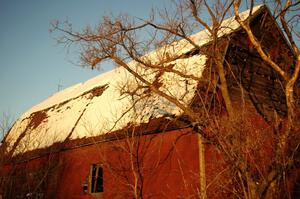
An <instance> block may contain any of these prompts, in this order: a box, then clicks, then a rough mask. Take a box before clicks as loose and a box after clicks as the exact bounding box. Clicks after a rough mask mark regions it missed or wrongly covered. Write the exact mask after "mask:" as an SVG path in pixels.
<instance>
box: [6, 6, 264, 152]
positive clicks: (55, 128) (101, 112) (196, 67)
mask: <svg viewBox="0 0 300 199" xmlns="http://www.w3.org/2000/svg"><path fill="white" fill-rule="evenodd" d="M262 7H263V6H257V7H255V8H254V9H253V14H255V13H258V12H259V11H260V10H261V8H262ZM240 15H241V18H243V19H246V18H247V17H248V15H249V11H245V12H242V13H241V14H240ZM239 28H240V26H239V24H238V23H237V22H236V21H235V19H234V18H233V17H232V18H229V19H227V20H224V21H223V23H222V29H221V31H220V33H219V36H220V37H221V36H223V35H226V34H230V33H232V32H234V31H236V30H237V29H239ZM191 39H192V40H193V41H194V42H195V43H197V44H198V45H199V46H202V45H204V44H207V43H208V42H209V41H210V37H209V34H208V32H207V31H206V30H204V31H201V32H199V33H196V34H195V35H192V36H191ZM192 48H193V47H192V46H191V45H190V44H189V43H187V42H186V41H183V40H181V41H178V42H175V43H174V44H172V45H171V46H168V47H163V48H160V49H157V50H155V51H153V52H151V53H149V54H148V55H145V56H144V57H143V59H147V60H152V61H155V60H157V59H158V58H157V57H158V56H159V55H160V54H161V51H162V50H163V51H164V52H166V51H167V52H168V54H173V55H174V54H177V55H178V53H179V54H184V53H187V52H189V51H191V50H192ZM206 59H207V58H206V56H205V55H201V54H197V55H193V56H190V57H188V58H187V57H185V58H184V57H183V58H181V59H178V60H176V61H173V62H170V63H168V64H169V65H170V64H171V65H172V66H173V67H175V68H176V69H177V70H179V71H181V72H182V73H184V74H193V75H195V76H197V77H199V78H200V77H201V74H202V71H203V69H204V67H205V63H206ZM129 65H130V67H131V68H132V69H134V70H139V71H140V72H141V71H142V72H143V73H144V77H145V78H146V79H147V80H148V81H150V82H153V81H155V76H156V75H157V73H158V72H157V71H154V70H145V69H143V68H142V67H140V66H139V65H138V64H137V63H135V62H131V63H129ZM160 80H161V83H162V86H161V87H160V89H161V90H162V91H164V92H168V94H169V95H171V96H173V97H175V98H177V99H179V100H180V101H181V102H182V103H185V104H189V103H190V101H191V100H192V98H193V97H194V94H195V89H196V87H197V81H195V80H191V79H186V78H183V77H181V76H179V75H176V74H174V73H168V72H165V73H164V74H162V76H161V77H160ZM124 83H125V84H124ZM122 85H126V86H127V87H131V89H134V88H135V86H136V79H135V78H134V77H133V76H132V75H130V74H129V73H128V72H127V71H126V70H124V69H123V68H122V67H119V68H116V69H114V70H112V71H109V72H107V73H104V74H101V75H99V76H97V77H95V78H92V79H90V80H88V81H86V82H83V83H79V84H76V85H74V86H71V87H69V88H67V89H65V90H63V91H60V92H58V93H56V94H54V95H53V96H51V97H49V98H48V99H46V100H44V101H43V102H41V103H39V104H37V105H36V106H34V107H32V108H31V109H29V110H28V111H27V112H25V113H24V114H23V115H22V116H21V117H20V118H19V119H18V120H17V121H16V122H15V124H14V125H13V127H12V128H11V130H10V132H9V134H8V135H7V136H6V138H5V142H6V143H8V147H9V148H8V149H9V150H13V153H14V154H18V153H22V152H25V151H30V150H34V149H38V148H44V147H47V146H51V145H52V144H53V143H55V142H63V141H64V140H66V139H70V140H72V139H77V138H83V137H91V136H97V135H102V134H106V133H109V132H112V131H115V130H119V129H122V128H124V127H125V126H126V125H128V124H129V123H134V124H139V123H144V122H147V121H149V119H151V118H159V117H162V116H165V115H166V114H172V115H180V114H181V113H182V112H181V110H180V109H179V108H178V107H176V106H175V105H173V104H172V103H170V102H168V101H167V100H165V99H164V98H162V97H159V96H157V95H155V94H151V96H150V97H149V98H147V99H145V100H141V101H139V102H138V103H137V104H135V111H133V109H131V110H130V111H128V110H129V109H130V107H131V106H132V98H131V97H130V96H129V95H127V96H126V95H124V93H122V88H124V87H122Z"/></svg>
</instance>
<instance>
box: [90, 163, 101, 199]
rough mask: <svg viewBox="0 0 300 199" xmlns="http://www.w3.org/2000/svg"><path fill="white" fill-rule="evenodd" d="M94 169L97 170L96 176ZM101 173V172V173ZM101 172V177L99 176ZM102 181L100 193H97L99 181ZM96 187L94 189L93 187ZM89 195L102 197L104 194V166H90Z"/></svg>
mask: <svg viewBox="0 0 300 199" xmlns="http://www.w3.org/2000/svg"><path fill="white" fill-rule="evenodd" d="M94 168H96V173H95V175H94ZM100 171H101V172H100ZM99 172H100V174H101V175H100V176H99ZM98 180H100V183H101V184H100V186H101V188H100V191H97V184H98V183H97V181H98ZM93 186H94V187H93ZM88 190H89V193H90V194H92V195H101V194H102V193H103V192H104V181H103V166H102V164H92V165H91V166H90V175H89V189H88Z"/></svg>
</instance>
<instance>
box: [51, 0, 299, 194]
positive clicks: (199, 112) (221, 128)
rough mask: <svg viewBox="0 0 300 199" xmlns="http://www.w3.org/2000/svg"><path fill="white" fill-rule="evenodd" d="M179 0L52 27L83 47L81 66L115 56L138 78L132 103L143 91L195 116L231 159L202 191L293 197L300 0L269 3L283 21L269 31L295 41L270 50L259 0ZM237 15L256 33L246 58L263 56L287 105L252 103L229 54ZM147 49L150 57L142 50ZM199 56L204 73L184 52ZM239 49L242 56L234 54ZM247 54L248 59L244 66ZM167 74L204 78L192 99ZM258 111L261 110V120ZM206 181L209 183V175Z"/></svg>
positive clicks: (189, 118) (130, 90)
mask: <svg viewBox="0 0 300 199" xmlns="http://www.w3.org/2000/svg"><path fill="white" fill-rule="evenodd" d="M173 3H174V4H173V5H174V6H173V7H172V6H171V7H170V8H169V9H163V10H162V11H159V12H157V13H154V12H153V13H152V14H151V16H150V17H149V19H145V20H144V19H134V18H131V17H129V16H118V17H103V20H102V22H101V23H100V25H98V27H96V28H95V29H92V28H90V27H87V28H86V29H84V30H82V31H81V32H76V31H73V29H72V26H71V24H69V23H65V24H60V23H59V22H55V23H53V24H52V25H53V29H54V30H56V31H59V32H60V33H63V35H62V36H61V37H59V38H58V42H61V43H63V44H66V45H71V44H74V43H75V44H79V45H81V47H82V52H81V61H82V64H83V65H84V66H90V67H91V68H92V69H94V68H96V67H101V64H103V63H105V61H108V60H109V61H112V62H113V63H115V64H116V66H118V67H121V68H123V69H125V71H127V72H128V73H129V74H131V75H132V76H133V77H134V79H133V81H134V84H130V83H128V82H125V83H124V86H123V87H121V92H122V94H123V95H124V96H130V97H131V98H132V99H133V103H132V104H133V105H132V106H131V108H132V109H136V108H140V107H142V106H140V105H139V103H141V101H144V100H145V99H147V100H150V101H151V100H152V102H153V101H154V102H155V100H156V99H159V100H160V101H161V102H164V103H167V104H170V105H171V106H175V107H177V108H178V109H179V110H180V112H181V116H184V117H181V118H180V119H181V120H183V118H184V122H186V123H187V124H190V126H192V127H193V129H194V131H196V132H197V133H199V135H200V136H201V139H206V141H207V142H209V143H211V144H212V145H213V146H214V147H215V150H219V151H221V154H222V155H221V157H222V159H223V160H224V162H225V163H224V164H220V165H218V166H217V167H219V168H220V171H222V175H216V176H214V177H212V178H213V179H212V180H211V182H210V183H209V184H207V185H205V189H208V190H212V189H210V187H213V190H214V193H217V191H216V190H218V189H216V187H221V188H222V190H223V192H221V193H220V194H224V193H225V192H226V193H227V194H229V195H231V196H235V197H237V198H248V199H253V198H275V197H278V198H292V197H293V193H292V192H291V191H292V189H294V187H295V183H296V181H297V180H298V181H299V179H294V177H295V176H293V175H294V174H296V173H298V170H297V165H298V164H299V143H300V138H299V129H298V126H299V124H298V120H299V111H298V108H299V103H298V102H299V80H298V79H299V78H298V76H299V70H300V54H299V44H298V43H297V40H298V41H299V35H300V30H299V23H298V22H299V14H298V12H299V9H300V7H299V6H300V2H299V1H285V2H282V1H274V2H271V3H269V6H270V8H272V10H271V12H269V11H267V12H266V13H267V14H266V15H264V16H268V15H273V19H275V20H273V22H275V21H277V22H278V23H279V28H280V29H281V30H282V31H283V32H284V34H282V35H280V34H279V35H275V36H272V35H271V36H272V38H274V39H275V38H277V36H278V37H283V38H284V41H287V43H288V47H286V46H285V47H284V44H283V43H282V41H279V40H278V41H277V43H278V42H279V43H278V46H277V47H276V48H270V47H269V46H268V45H267V44H266V43H264V40H263V35H262V34H260V33H259V32H257V30H256V29H255V26H254V25H253V24H252V21H251V19H252V18H253V17H252V14H253V13H255V11H254V9H257V8H256V7H254V5H255V4H257V3H258V2H254V1H250V2H249V5H247V4H242V2H241V1H215V2H213V3H211V2H208V1H205V0H204V1H203V0H187V1H174V2H173ZM242 6H243V7H247V8H249V12H248V13H247V16H246V17H245V16H244V15H240V12H239V10H240V7H242ZM230 15H234V16H235V19H236V21H237V22H238V24H239V25H240V27H241V28H242V29H243V31H244V32H242V33H243V34H244V33H245V34H244V37H243V39H244V40H245V41H249V43H248V46H247V49H242V48H240V49H238V48H237V50H238V51H241V50H244V51H245V52H247V53H246V54H247V56H249V55H250V56H252V58H255V59H258V60H259V61H260V63H262V65H264V66H266V67H267V68H271V69H272V72H271V73H272V75H271V76H268V78H270V80H272V81H273V82H274V85H275V86H278V87H280V88H282V89H279V90H280V91H279V92H281V93H283V95H284V99H280V100H279V101H280V102H283V103H284V108H278V109H277V108H276V106H275V105H272V106H271V110H267V109H264V108H260V105H259V104H258V103H254V101H255V100H256V99H254V98H255V94H253V93H251V89H249V88H250V87H249V86H246V85H245V81H246V80H247V77H245V76H240V77H239V75H238V74H239V73H236V72H235V71H236V69H235V68H234V67H235V66H234V63H235V61H234V59H233V58H230V57H227V54H226V50H227V49H228V47H229V45H230V40H231V39H232V38H230V37H227V35H228V33H231V29H232V27H231V26H230V25H228V22H226V21H224V18H225V17H228V16H230ZM156 17H159V19H157V18H156ZM262 19H265V18H262ZM271 21H272V20H271ZM261 23H262V25H261V27H260V29H259V31H260V32H261V30H263V29H262V28H265V30H266V32H267V31H269V32H272V30H270V24H271V26H273V27H276V28H277V25H276V24H275V23H273V24H272V23H269V24H268V23H264V20H262V22H261ZM267 28H269V29H267ZM200 29H206V34H205V36H203V35H202V37H201V39H202V40H204V41H205V42H204V44H205V45H203V44H201V42H199V38H197V36H190V35H191V34H192V33H194V32H196V31H199V30H200ZM224 32H225V33H224ZM232 37H233V38H234V35H233V36H232ZM280 42H281V43H280ZM231 47H232V46H231ZM280 48H282V49H284V50H285V51H286V54H284V55H283V58H282V60H283V61H282V60H279V58H278V57H279V55H278V52H279V51H278V50H279V49H280ZM234 49H235V48H234V47H232V48H231V50H234ZM276 50H277V51H276ZM150 52H151V53H150ZM287 52H291V53H287ZM148 53H150V54H149V55H148V56H144V55H145V54H148ZM233 53H234V52H233ZM201 55H205V57H206V58H205V65H206V68H205V69H204V70H203V71H197V72H196V73H195V71H193V72H190V71H189V70H186V68H188V67H189V66H191V65H193V64H190V63H186V64H184V66H183V67H178V65H180V64H179V63H181V62H184V60H190V59H193V58H195V59H201ZM234 56H235V57H234V58H239V56H238V55H236V54H234ZM245 59H246V58H242V59H241V61H242V62H243V63H244V62H245V64H246V61H245ZM170 74H172V75H173V76H176V78H175V79H177V82H175V84H176V83H178V85H181V86H182V87H185V88H188V86H189V85H193V84H194V83H195V82H197V84H200V85H201V84H202V85H204V86H202V87H200V89H199V87H197V88H198V89H197V90H196V91H195V93H196V95H195V97H194V98H193V100H192V102H191V101H190V100H187V99H188V97H187V94H186V93H187V92H189V89H186V92H183V93H180V95H178V94H177V93H178V90H174V89H172V88H171V87H170V85H168V83H166V82H167V79H168V75H170ZM229 77H231V78H229ZM183 79H184V80H183ZM182 80H183V82H184V83H182ZM233 80H234V81H235V82H234V81H233ZM128 85H135V86H133V87H132V86H128ZM232 85H237V87H238V88H239V95H240V97H239V100H238V102H239V103H237V100H234V99H233V96H234V95H233V91H232V89H233V86H232ZM276 88H277V87H276ZM268 97H270V96H268ZM249 98H250V101H251V102H252V104H254V105H253V106H254V112H253V109H252V108H253V106H252V108H251V107H250V106H249V100H248V99H249ZM151 104H154V105H153V106H152V108H156V109H160V110H161V115H164V116H167V117H170V118H173V119H178V118H177V117H175V116H174V115H176V114H174V112H172V111H170V109H168V107H163V108H162V107H155V103H151ZM249 107H250V108H249ZM151 110H152V109H151ZM147 111H149V110H147ZM154 113H157V112H154ZM254 118H256V119H255V120H256V121H255V122H256V124H255V125H253V120H254ZM258 118H262V121H260V119H258ZM257 121H259V122H257ZM220 176H223V178H224V176H226V177H228V176H231V177H230V179H227V182H226V183H225V184H226V185H225V184H224V183H223V184H220V183H218V182H220V181H218V180H216V179H217V178H219V177H220ZM220 179H222V177H220ZM217 181H218V182H217ZM223 182H224V181H223ZM201 184H202V185H203V184H204V183H203V179H202V183H201ZM213 184H214V185H213ZM205 189H201V193H200V197H201V198H206V194H212V192H210V193H208V192H207V193H205ZM298 194H299V193H298ZM135 195H136V196H137V195H138V194H135ZM137 198H138V197H137Z"/></svg>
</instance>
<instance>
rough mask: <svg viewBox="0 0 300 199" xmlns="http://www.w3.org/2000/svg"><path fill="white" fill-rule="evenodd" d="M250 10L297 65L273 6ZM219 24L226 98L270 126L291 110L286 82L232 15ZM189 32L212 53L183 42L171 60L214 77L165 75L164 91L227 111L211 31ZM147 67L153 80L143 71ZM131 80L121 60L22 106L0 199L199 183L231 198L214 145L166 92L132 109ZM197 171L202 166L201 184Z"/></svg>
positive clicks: (178, 189)
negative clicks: (25, 108)
mask: <svg viewBox="0 0 300 199" xmlns="http://www.w3.org/2000/svg"><path fill="white" fill-rule="evenodd" d="M248 16H249V11H245V12H243V13H241V17H242V18H243V19H247V20H251V27H252V28H253V30H254V33H255V35H256V36H257V37H258V38H259V39H260V42H261V43H262V44H263V46H264V47H265V48H266V51H268V52H269V54H270V56H272V57H273V58H276V62H277V63H280V64H281V65H282V67H290V66H292V65H293V62H294V58H293V55H292V53H291V50H290V47H289V45H288V44H287V42H286V40H285V38H284V36H283V34H282V33H281V31H280V29H279V28H278V26H277V24H276V22H275V20H274V19H273V18H272V16H271V14H270V13H269V11H268V9H267V8H266V7H265V6H257V7H255V8H254V9H253V13H252V15H251V17H250V18H249V19H248ZM222 27H224V28H221V31H220V35H219V40H220V43H221V44H222V45H221V46H222V49H221V52H222V53H223V55H224V60H223V63H224V65H225V66H226V70H227V72H226V74H227V76H226V78H227V81H228V84H229V91H230V97H231V98H232V101H233V103H234V105H235V106H237V107H242V106H243V107H246V108H244V110H246V112H249V115H250V116H249V117H251V119H250V120H251V121H254V122H253V124H252V125H253V128H264V127H265V126H267V122H268V120H271V119H272V114H273V112H274V111H276V112H277V113H278V114H279V115H285V114H286V103H285V95H284V91H283V89H282V87H281V83H280V81H281V80H280V78H279V77H278V75H277V74H276V73H275V72H274V71H273V70H272V69H271V67H269V66H268V65H267V64H265V63H264V62H263V61H262V60H261V58H260V57H259V56H258V54H257V52H256V51H255V50H254V49H253V47H252V46H251V44H250V43H249V40H248V37H247V34H246V33H245V32H244V31H243V30H242V28H241V27H240V26H239V24H238V23H237V22H236V21H235V19H234V18H230V19H227V20H225V21H224V22H223V23H222ZM191 38H192V39H193V40H194V42H196V43H197V44H198V45H200V46H202V48H203V49H204V50H203V52H207V53H203V52H199V51H198V50H195V49H193V48H192V47H191V46H189V45H186V46H184V45H183V43H184V42H182V41H179V44H176V45H174V46H173V47H174V49H172V50H173V51H174V52H176V53H180V54H181V55H182V56H181V58H179V59H178V60H176V61H173V62H172V63H170V64H172V65H173V66H174V67H177V69H178V70H180V71H185V72H186V74H193V75H195V76H197V77H199V78H203V79H206V80H208V81H203V82H202V81H201V82H199V81H196V80H192V79H188V78H182V77H180V76H177V75H176V74H175V75H174V74H169V73H165V74H163V75H162V78H161V79H162V81H161V83H162V84H163V86H162V89H168V92H170V93H171V94H172V96H174V97H175V98H177V99H180V100H181V101H182V102H184V103H186V104H189V105H190V106H191V107H192V108H193V109H194V110H199V112H201V109H204V108H205V110H208V111H209V114H212V115H213V114H216V115H219V117H221V116H220V115H222V112H224V105H223V102H222V98H221V97H220V91H219V90H218V87H216V86H214V84H217V83H218V81H219V80H218V77H217V72H216V70H215V69H214V68H215V67H214V63H213V62H212V61H211V60H212V59H211V58H210V56H212V55H211V54H210V52H211V51H210V48H211V43H210V39H209V37H208V34H207V32H205V31H202V32H199V33H197V34H195V35H193V36H191ZM182 46H184V47H182ZM147 56H148V57H152V58H153V57H155V56H157V54H156V53H155V52H154V53H150V54H149V55H146V57H147ZM134 64H135V63H132V66H134ZM286 70H288V68H287V69H286ZM145 75H149V76H150V77H149V78H151V74H148V73H147V71H146V72H145ZM134 82H135V79H134V78H133V77H131V76H130V75H129V73H128V72H126V71H125V70H124V69H122V68H116V69H114V70H113V71H110V72H107V73H105V74H101V75H100V76H98V77H95V78H93V79H91V80H89V81H87V82H84V83H81V84H77V85H74V86H72V87H70V88H67V89H65V90H63V91H61V92H58V93H56V94H55V95H53V96H51V97H49V98H48V99H46V100H45V101H43V102H41V103H40V104H38V105H36V106H34V107H32V108H31V109H30V110H28V111H27V112H25V113H24V114H23V115H22V116H21V117H20V118H19V119H18V120H17V121H16V122H15V124H14V125H13V127H12V128H11V129H10V131H9V133H8V134H7V135H6V137H5V138H4V140H3V142H2V145H1V153H2V154H3V155H2V157H1V165H0V177H1V178H0V195H1V196H0V198H1V197H2V198H134V196H141V195H142V196H143V198H197V197H199V193H200V192H201V186H205V189H206V192H207V195H208V196H209V197H210V198H218V197H220V196H223V198H224V196H225V198H226V194H228V197H229V195H230V193H229V192H226V191H224V190H222V189H220V188H218V187H219V186H220V184H222V186H226V184H228V183H229V182H228V181H226V178H227V176H226V175H222V169H223V167H222V166H220V165H222V164H223V163H222V162H223V160H222V158H221V157H220V154H219V152H218V150H217V149H216V148H215V147H213V146H212V144H211V143H210V142H208V141H205V139H204V138H202V137H200V136H199V134H197V133H196V132H195V129H194V128H193V124H191V123H189V122H188V121H186V120H185V116H184V114H182V111H181V110H180V109H179V108H178V107H177V106H174V105H173V104H172V103H170V102H168V101H167V100H165V99H163V98H162V97H159V96H156V95H153V96H150V97H149V98H147V99H146V100H142V101H139V102H138V103H137V104H135V105H136V106H135V108H137V110H136V109H134V110H133V109H132V108H131V107H132V101H131V100H132V99H130V97H124V95H123V93H122V92H121V91H122V88H123V87H121V85H127V86H128V85H134ZM124 83H125V84H124ZM241 88H242V89H241ZM296 92H298V90H297V91H296ZM196 93H206V94H205V96H207V98H209V99H210V102H209V104H208V103H206V105H205V107H204V106H202V105H200V104H201V103H199V101H200V100H201V99H199V97H197V96H198V95H196ZM297 94H298V93H297ZM220 113H221V114H220ZM174 118H175V119H174ZM202 145H204V150H203V149H202V147H201V146H202ZM266 159H268V158H267V157H266ZM266 161H267V160H266ZM203 162H205V167H204V168H203V166H201V165H202V164H201V163H203ZM217 163H218V164H217ZM224 164H225V163H224ZM200 173H205V176H206V177H205V185H204V184H203V179H202V178H201V176H200ZM201 183H202V185H201ZM216 187H217V188H216Z"/></svg>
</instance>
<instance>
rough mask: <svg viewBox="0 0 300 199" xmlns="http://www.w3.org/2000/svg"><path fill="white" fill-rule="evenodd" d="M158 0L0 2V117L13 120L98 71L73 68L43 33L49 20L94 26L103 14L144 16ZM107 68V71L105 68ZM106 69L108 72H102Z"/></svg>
mask: <svg viewBox="0 0 300 199" xmlns="http://www.w3.org/2000/svg"><path fill="white" fill-rule="evenodd" d="M162 2H163V1H161V0H151V1H147V0H127V1H125V0H26V1H25V0H0V27H1V28H0V96H1V97H0V114H2V113H3V112H9V113H11V114H12V115H13V116H14V118H17V117H18V116H20V114H22V113H23V112H25V111H26V110H27V109H29V108H30V107H32V106H34V105H35V104H37V103H39V102H41V101H42V100H44V99H46V98H48V97H49V96H51V95H52V94H54V93H55V92H57V90H58V87H59V85H62V86H63V88H66V87H68V86H71V85H73V84H75V83H78V82H82V81H85V80H88V79H89V78H91V77H94V76H96V75H99V74H100V73H101V71H97V70H93V71H92V70H90V69H84V68H81V67H79V66H77V65H76V64H74V63H76V61H78V57H77V55H76V54H72V53H67V49H65V48H64V47H63V46H61V45H57V44H56V41H55V40H54V39H53V35H51V34H50V33H49V28H50V22H51V21H53V20H55V19H58V20H61V21H64V20H66V19H68V20H69V21H70V22H72V24H73V27H74V28H75V29H81V28H84V27H85V26H86V25H88V24H90V25H91V26H94V25H96V24H97V22H99V20H100V18H101V17H102V16H103V15H107V14H110V13H112V14H114V15H118V14H119V13H128V14H129V15H133V16H138V17H146V16H147V14H148V13H149V12H150V9H151V7H153V6H154V7H160V6H163V5H162ZM108 68H109V67H108ZM106 70H108V69H106Z"/></svg>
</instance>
